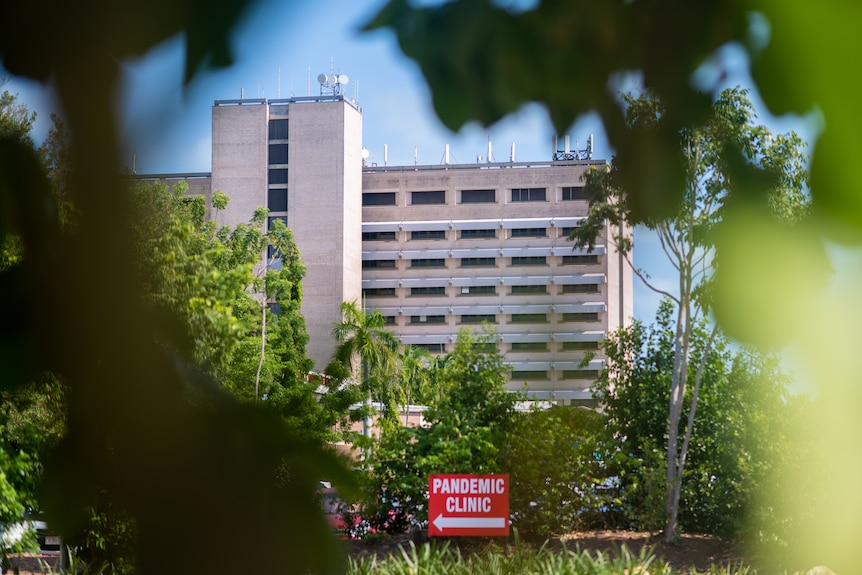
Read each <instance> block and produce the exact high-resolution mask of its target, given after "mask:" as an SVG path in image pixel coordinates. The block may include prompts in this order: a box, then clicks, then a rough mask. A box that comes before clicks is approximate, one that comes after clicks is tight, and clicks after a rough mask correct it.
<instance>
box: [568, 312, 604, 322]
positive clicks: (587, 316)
mask: <svg viewBox="0 0 862 575" xmlns="http://www.w3.org/2000/svg"><path fill="white" fill-rule="evenodd" d="M563 321H565V322H587V321H599V313H598V312H575V313H564V314H563Z"/></svg>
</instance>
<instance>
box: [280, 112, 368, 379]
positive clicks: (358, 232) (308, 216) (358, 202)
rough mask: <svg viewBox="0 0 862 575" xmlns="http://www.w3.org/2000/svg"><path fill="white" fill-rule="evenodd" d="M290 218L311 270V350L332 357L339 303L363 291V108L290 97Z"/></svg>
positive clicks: (307, 295)
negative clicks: (333, 334) (298, 99)
mask: <svg viewBox="0 0 862 575" xmlns="http://www.w3.org/2000/svg"><path fill="white" fill-rule="evenodd" d="M288 116H289V121H290V124H289V143H290V145H289V156H288V157H289V161H288V163H289V170H288V178H287V181H288V186H287V188H288V194H289V196H288V209H287V214H288V225H289V227H290V228H291V229H292V230H293V233H294V238H295V240H296V244H297V247H298V248H299V251H300V254H301V257H302V261H303V263H304V264H305V266H306V269H307V272H306V277H305V280H304V282H303V300H302V313H303V315H304V316H305V323H306V327H307V329H308V334H309V344H308V348H307V350H308V355H309V357H310V358H312V359H313V360H314V363H315V368H316V369H319V370H322V369H323V368H324V367H325V366H326V364H327V363H328V362H329V361H330V360H331V359H332V355H333V352H334V350H335V345H336V343H335V340H334V339H333V337H332V330H333V328H334V327H335V325H336V323H338V321H340V319H341V317H340V307H341V303H342V302H345V301H354V300H355V301H360V300H361V297H362V114H361V112H360V111H359V110H358V109H357V108H355V107H354V106H353V105H352V104H351V103H349V102H347V101H346V100H344V99H343V98H341V97H331V98H326V99H324V98H321V99H315V100H314V101H298V102H295V103H291V105H290V109H289V114H288Z"/></svg>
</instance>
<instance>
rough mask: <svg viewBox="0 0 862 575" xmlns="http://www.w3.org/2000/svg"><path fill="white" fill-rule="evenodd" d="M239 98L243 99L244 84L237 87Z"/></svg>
mask: <svg viewBox="0 0 862 575" xmlns="http://www.w3.org/2000/svg"><path fill="white" fill-rule="evenodd" d="M239 99H240V100H245V86H241V87H240V89H239Z"/></svg>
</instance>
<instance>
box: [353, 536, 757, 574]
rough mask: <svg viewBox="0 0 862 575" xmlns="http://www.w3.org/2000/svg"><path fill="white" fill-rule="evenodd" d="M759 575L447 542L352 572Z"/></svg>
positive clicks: (359, 565) (373, 560) (637, 557)
mask: <svg viewBox="0 0 862 575" xmlns="http://www.w3.org/2000/svg"><path fill="white" fill-rule="evenodd" d="M372 574H374V575H479V574H481V575H526V574H529V575H755V571H754V570H752V569H750V568H748V567H738V568H734V567H715V566H713V567H711V568H710V569H709V570H707V571H677V570H674V569H672V568H671V567H670V566H669V565H668V564H667V563H665V562H664V561H662V560H661V559H660V558H658V557H656V555H654V554H653V553H652V552H651V551H649V550H646V549H645V550H642V551H641V552H640V553H638V554H634V553H631V552H630V551H629V550H628V549H627V548H626V547H625V546H623V547H622V548H621V549H620V551H619V553H613V554H609V553H601V552H598V553H590V552H588V551H580V550H570V549H564V550H562V551H550V550H548V549H545V548H542V549H540V550H539V551H538V552H536V551H534V550H531V549H518V548H515V549H506V550H503V549H499V548H491V549H489V550H487V552H485V553H481V554H479V553H474V554H472V555H469V556H465V555H462V554H461V552H460V551H459V550H457V549H453V548H451V547H449V546H448V544H442V545H435V544H429V545H423V546H420V547H416V546H415V545H413V544H412V543H411V544H410V546H409V547H406V548H402V550H401V555H400V557H399V556H392V557H385V558H382V559H381V558H378V557H377V556H371V557H364V558H359V559H351V560H350V564H349V568H348V575H372Z"/></svg>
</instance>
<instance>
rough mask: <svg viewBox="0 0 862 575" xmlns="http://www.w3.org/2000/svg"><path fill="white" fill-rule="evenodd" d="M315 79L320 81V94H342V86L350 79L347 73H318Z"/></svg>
mask: <svg viewBox="0 0 862 575" xmlns="http://www.w3.org/2000/svg"><path fill="white" fill-rule="evenodd" d="M317 81H318V82H319V83H320V95H321V96H323V95H328V96H343V95H344V86H346V85H347V83H348V82H349V81H350V78H348V77H347V74H318V75H317Z"/></svg>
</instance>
